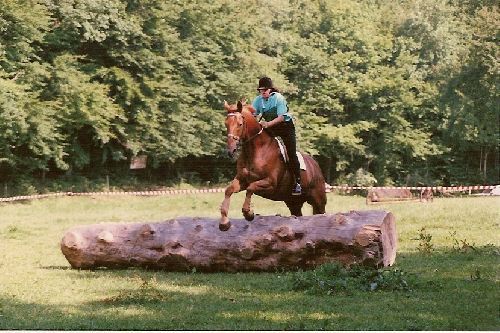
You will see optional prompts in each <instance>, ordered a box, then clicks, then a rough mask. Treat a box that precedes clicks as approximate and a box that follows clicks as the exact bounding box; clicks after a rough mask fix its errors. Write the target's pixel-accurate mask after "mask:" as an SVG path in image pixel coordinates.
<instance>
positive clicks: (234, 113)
mask: <svg viewBox="0 0 500 333" xmlns="http://www.w3.org/2000/svg"><path fill="white" fill-rule="evenodd" d="M243 105H244V102H242V101H238V103H237V104H231V105H230V104H228V103H227V102H226V101H224V109H225V110H226V112H227V115H226V122H225V124H226V129H227V147H226V150H227V154H228V155H229V157H231V158H237V152H238V149H239V147H240V144H241V140H242V137H243V136H244V131H245V119H244V118H243V114H242V111H243Z"/></svg>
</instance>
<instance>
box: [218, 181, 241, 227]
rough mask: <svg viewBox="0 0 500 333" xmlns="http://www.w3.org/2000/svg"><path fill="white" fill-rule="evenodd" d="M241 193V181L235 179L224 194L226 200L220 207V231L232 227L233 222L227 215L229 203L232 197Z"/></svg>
mask: <svg viewBox="0 0 500 333" xmlns="http://www.w3.org/2000/svg"><path fill="white" fill-rule="evenodd" d="M239 191H241V184H240V181H239V180H238V179H236V178H235V179H233V181H232V182H231V184H229V186H228V187H226V191H225V192H224V200H223V201H222V204H221V205H220V214H221V219H220V223H219V229H220V230H221V231H226V230H229V228H230V227H231V222H230V221H229V218H228V217H227V214H228V212H229V202H230V201H231V195H232V194H233V193H236V192H239Z"/></svg>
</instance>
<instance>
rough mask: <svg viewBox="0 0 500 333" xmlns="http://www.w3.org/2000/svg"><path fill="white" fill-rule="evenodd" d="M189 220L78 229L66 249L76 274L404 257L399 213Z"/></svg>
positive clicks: (268, 267)
mask: <svg viewBox="0 0 500 333" xmlns="http://www.w3.org/2000/svg"><path fill="white" fill-rule="evenodd" d="M232 224H233V226H232V228H231V229H230V230H229V231H226V232H222V231H219V229H218V228H219V227H218V225H219V220H218V219H212V218H196V217H194V218H190V217H183V218H177V219H172V220H168V221H165V222H161V223H128V224H127V223H121V224H115V223H106V224H94V225H88V226H77V227H74V228H72V229H70V230H68V231H66V233H65V234H64V237H63V239H62V242H61V250H62V252H63V254H64V255H65V256H66V259H67V260H68V261H69V263H70V264H71V266H72V267H73V268H82V269H88V268H98V267H111V268H114V267H116V268H118V267H145V268H151V269H163V270H167V271H191V270H193V269H196V270H197V271H202V272H237V271H240V272H245V271H275V270H276V269H285V270H294V269H298V268H302V269H309V268H314V267H316V266H318V265H321V264H323V263H327V262H333V261H337V262H341V263H343V264H352V263H363V264H366V265H370V266H390V265H392V264H393V263H394V261H395V258H396V247H397V234H396V226H395V218H394V215H393V214H392V213H390V212H385V211H377V210H372V211H351V212H349V213H337V214H333V215H325V214H323V215H313V216H303V217H295V216H292V217H282V216H258V215H257V216H256V218H255V220H254V221H252V222H247V221H246V220H244V219H240V220H232Z"/></svg>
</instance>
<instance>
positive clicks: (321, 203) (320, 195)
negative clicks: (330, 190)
mask: <svg viewBox="0 0 500 333" xmlns="http://www.w3.org/2000/svg"><path fill="white" fill-rule="evenodd" d="M307 203H308V204H310V205H311V206H312V208H313V214H314V215H316V214H324V213H325V206H326V193H325V191H324V190H322V189H314V190H313V191H311V193H310V196H309V197H308V198H307Z"/></svg>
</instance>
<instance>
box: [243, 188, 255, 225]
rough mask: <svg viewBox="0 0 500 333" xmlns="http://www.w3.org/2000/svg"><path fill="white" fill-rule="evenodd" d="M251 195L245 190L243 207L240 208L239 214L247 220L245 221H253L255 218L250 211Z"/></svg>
mask: <svg viewBox="0 0 500 333" xmlns="http://www.w3.org/2000/svg"><path fill="white" fill-rule="evenodd" d="M252 195H253V192H250V191H248V189H247V194H246V196H245V202H244V203H243V207H242V208H241V212H242V213H243V216H244V217H245V220H247V221H253V219H254V218H255V214H254V212H253V211H252V208H250V204H251V202H252Z"/></svg>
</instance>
